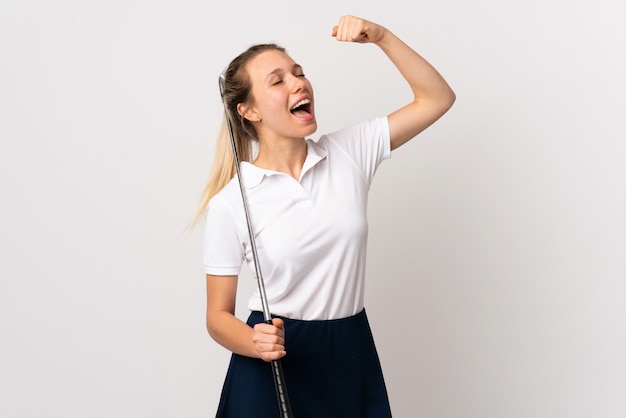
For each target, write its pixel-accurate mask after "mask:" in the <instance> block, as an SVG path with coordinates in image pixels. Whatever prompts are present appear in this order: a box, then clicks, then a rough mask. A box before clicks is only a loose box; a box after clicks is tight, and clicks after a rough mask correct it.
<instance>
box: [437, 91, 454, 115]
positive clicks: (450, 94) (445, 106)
mask: <svg viewBox="0 0 626 418" xmlns="http://www.w3.org/2000/svg"><path fill="white" fill-rule="evenodd" d="M455 101H456V94H455V93H454V91H453V90H452V89H451V88H448V91H447V92H446V93H445V94H443V95H442V97H441V102H440V106H441V109H442V113H441V114H442V115H443V114H444V113H446V112H447V111H448V110H450V108H451V107H452V105H453V104H454V102H455Z"/></svg>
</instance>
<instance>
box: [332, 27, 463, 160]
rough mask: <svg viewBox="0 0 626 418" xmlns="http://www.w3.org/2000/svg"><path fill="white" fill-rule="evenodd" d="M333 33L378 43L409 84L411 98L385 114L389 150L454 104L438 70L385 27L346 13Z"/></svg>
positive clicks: (450, 92) (415, 133) (365, 41)
mask: <svg viewBox="0 0 626 418" xmlns="http://www.w3.org/2000/svg"><path fill="white" fill-rule="evenodd" d="M333 36H334V37H335V38H336V39H337V40H338V41H344V42H359V43H374V44H376V45H378V46H379V47H380V49H382V50H383V52H384V53H385V54H386V55H387V57H389V59H390V60H391V62H392V63H393V64H394V65H395V66H396V68H397V69H398V70H399V71H400V74H402V76H403V77H404V79H405V80H406V81H407V82H408V83H409V86H410V87H411V90H412V91H413V101H412V102H410V103H408V104H406V105H405V106H403V107H401V108H400V109H398V110H396V111H394V112H393V113H391V114H390V115H389V117H388V119H389V129H390V134H391V149H395V148H398V147H399V146H400V145H402V144H404V143H406V142H407V141H409V140H410V139H412V138H414V137H415V136H416V135H417V134H419V133H420V132H422V131H423V130H424V129H426V128H428V127H429V126H430V125H432V124H433V123H434V122H435V121H436V120H437V119H439V118H440V117H441V116H442V115H443V114H444V113H446V112H447V111H448V109H450V107H451V106H452V104H453V103H454V100H455V98H456V97H455V95H454V92H453V91H452V89H451V88H450V86H448V83H447V82H446V81H445V80H444V79H443V77H441V75H440V74H439V73H438V72H437V70H435V68H433V66H431V65H430V64H429V63H428V62H427V61H426V60H425V59H424V58H422V57H421V56H420V55H419V54H418V53H417V52H415V51H414V50H413V49H412V48H411V47H409V46H408V45H407V44H405V43H404V42H403V41H402V40H401V39H400V38H398V37H397V36H396V35H394V34H393V33H392V32H391V31H390V30H388V29H387V28H385V27H383V26H380V25H378V24H376V23H373V22H370V21H367V20H365V19H361V18H358V17H355V16H349V15H348V16H343V17H342V18H341V19H339V23H338V25H337V26H335V27H334V28H333Z"/></svg>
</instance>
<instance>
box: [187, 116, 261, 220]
mask: <svg viewBox="0 0 626 418" xmlns="http://www.w3.org/2000/svg"><path fill="white" fill-rule="evenodd" d="M234 135H235V146H236V147H237V156H238V157H239V161H252V142H251V141H250V140H242V138H240V137H239V136H238V135H237V134H234ZM235 174H237V168H236V167H235V160H234V157H233V147H232V145H231V142H230V135H229V134H228V127H227V125H226V117H224V118H223V119H222V126H221V128H220V132H219V134H218V137H217V143H216V144H215V156H214V157H213V165H212V167H211V172H210V173H209V180H208V181H207V184H206V186H205V187H204V192H203V193H202V197H201V198H200V205H199V207H198V209H197V211H196V214H195V215H194V217H193V221H192V225H195V224H197V223H198V222H199V221H200V220H201V219H202V218H203V217H204V215H205V212H206V208H207V206H208V205H209V201H210V200H211V199H212V198H213V196H215V195H216V194H218V193H219V191H220V190H222V189H223V188H224V187H225V186H226V185H227V184H228V182H229V181H230V180H231V179H232V178H233V177H235Z"/></svg>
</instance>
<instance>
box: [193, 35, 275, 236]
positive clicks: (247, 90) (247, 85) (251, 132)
mask: <svg viewBox="0 0 626 418" xmlns="http://www.w3.org/2000/svg"><path fill="white" fill-rule="evenodd" d="M271 50H278V51H280V52H285V49H284V48H282V47H280V46H278V45H276V44H258V45H253V46H251V47H250V48H248V49H247V50H245V51H244V52H243V53H241V54H240V55H238V56H237V57H236V58H235V59H234V60H232V61H231V63H230V64H229V65H228V67H227V68H226V71H224V76H225V82H224V91H223V92H222V99H223V102H224V108H225V112H226V114H225V116H224V118H223V120H222V126H221V128H220V132H219V135H218V138H217V143H216V147H215V156H214V159H213V165H212V167H211V172H210V174H209V180H208V182H207V184H206V186H205V188H204V192H203V193H202V197H201V199H200V205H199V207H198V209H197V211H196V214H195V216H194V218H193V221H192V224H193V225H195V224H196V223H197V222H198V221H199V220H201V219H202V218H203V217H204V215H205V213H206V208H207V206H208V205H209V202H210V201H211V198H213V196H215V195H216V194H217V193H219V191H220V190H222V189H223V188H224V186H226V184H228V182H229V181H230V180H231V179H232V178H233V177H234V176H235V174H236V173H237V169H236V167H235V162H234V159H233V150H232V145H231V142H230V135H229V133H228V128H227V125H226V115H228V119H229V120H230V122H231V126H232V131H233V139H234V142H235V146H236V148H237V156H238V157H239V161H252V150H253V147H252V144H253V141H254V140H256V138H257V133H256V128H255V126H254V124H253V123H252V122H250V121H249V120H247V119H246V118H244V117H243V116H241V115H240V114H239V113H238V111H237V105H238V104H240V103H248V102H249V101H250V100H251V90H252V86H251V82H250V77H249V76H248V72H247V69H246V64H248V62H249V61H250V60H251V59H252V58H254V57H256V56H257V55H259V54H260V53H262V52H265V51H271Z"/></svg>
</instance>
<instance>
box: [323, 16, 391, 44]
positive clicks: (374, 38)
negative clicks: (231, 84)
mask: <svg viewBox="0 0 626 418" xmlns="http://www.w3.org/2000/svg"><path fill="white" fill-rule="evenodd" d="M385 32H386V30H385V28H384V27H382V26H380V25H377V24H376V23H374V22H370V21H368V20H365V19H361V18H358V17H356V16H351V15H346V16H342V17H341V18H340V19H339V24H337V25H336V26H335V27H333V33H332V35H333V36H334V37H335V39H337V40H338V41H343V42H359V43H368V42H371V43H377V42H379V41H380V40H381V39H382V38H383V36H384V34H385Z"/></svg>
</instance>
